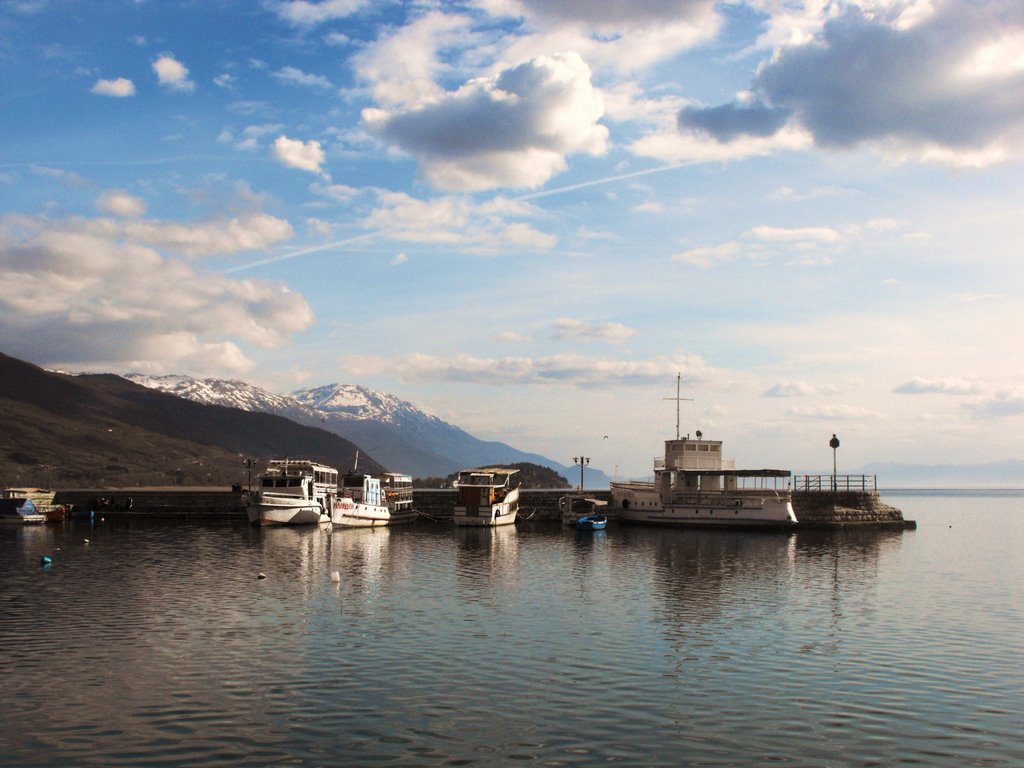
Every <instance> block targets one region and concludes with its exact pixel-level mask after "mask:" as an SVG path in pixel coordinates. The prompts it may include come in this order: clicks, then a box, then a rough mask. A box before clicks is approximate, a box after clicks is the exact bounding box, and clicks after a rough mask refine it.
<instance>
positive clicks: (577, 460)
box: [572, 456, 590, 493]
mask: <svg viewBox="0 0 1024 768" xmlns="http://www.w3.org/2000/svg"><path fill="white" fill-rule="evenodd" d="M572 463H573V464H576V465H578V466H579V468H580V493H583V468H584V467H585V466H587V465H588V464H590V457H589V456H573V457H572Z"/></svg>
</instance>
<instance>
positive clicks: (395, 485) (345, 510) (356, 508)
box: [331, 472, 416, 528]
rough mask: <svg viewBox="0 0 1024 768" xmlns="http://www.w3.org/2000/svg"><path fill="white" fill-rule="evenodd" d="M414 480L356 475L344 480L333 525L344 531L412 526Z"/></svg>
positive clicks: (389, 474)
mask: <svg viewBox="0 0 1024 768" xmlns="http://www.w3.org/2000/svg"><path fill="white" fill-rule="evenodd" d="M415 519H416V510H414V509H413V507H412V477H410V476H409V475H403V474H400V473H398V472H385V473H384V474H382V475H380V476H379V477H377V476H374V475H363V474H358V473H356V472H352V473H351V474H348V475H345V476H343V477H342V478H341V485H340V488H339V489H338V498H337V499H336V500H335V502H334V507H333V509H332V510H331V522H332V523H334V525H335V526H337V527H340V528H375V527H378V526H383V525H399V524H401V523H411V522H412V521H413V520H415Z"/></svg>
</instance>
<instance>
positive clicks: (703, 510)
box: [611, 395, 796, 528]
mask: <svg viewBox="0 0 1024 768" xmlns="http://www.w3.org/2000/svg"><path fill="white" fill-rule="evenodd" d="M675 399H676V401H677V403H678V401H679V399H680V398H679V397H678V395H677V397H676V398H675ZM678 430H679V421H678V416H677V419H676V439H675V440H666V441H665V456H664V458H662V459H655V461H654V481H653V482H643V481H631V482H613V483H611V496H612V503H611V509H612V510H613V511H614V513H615V516H616V517H617V518H618V519H619V520H620V521H622V522H626V523H648V524H651V525H690V526H713V527H728V528H735V527H752V528H753V527H777V528H787V527H790V526H792V525H794V524H795V523H796V515H795V514H794V513H793V503H792V489H791V485H790V472H789V470H787V469H736V468H735V461H734V460H733V459H725V458H722V442H721V441H720V440H705V439H704V438H703V435H702V434H701V433H700V432H697V433H696V438H691V437H690V436H689V435H687V436H686V437H682V438H681V437H680V436H679V431H678Z"/></svg>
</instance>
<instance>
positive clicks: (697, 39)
mask: <svg viewBox="0 0 1024 768" xmlns="http://www.w3.org/2000/svg"><path fill="white" fill-rule="evenodd" d="M481 5H483V6H484V7H486V8H487V9H488V10H489V11H490V12H491V13H492V14H494V15H496V16H500V15H506V16H509V17H512V18H517V19H522V20H524V22H525V24H524V26H525V28H526V30H528V33H527V34H521V35H519V36H516V37H515V38H512V39H511V41H510V42H509V45H508V47H507V50H505V51H503V52H502V53H503V55H504V57H505V59H506V60H513V61H516V60H518V61H522V60H523V59H527V58H532V57H533V56H535V55H537V54H538V53H546V52H548V51H565V50H572V51H576V52H578V53H579V54H580V55H581V56H583V58H584V59H586V60H587V61H588V62H590V63H591V64H592V65H593V66H595V67H596V68H598V69H599V70H601V71H606V72H609V73H632V72H637V71H640V70H643V69H646V68H648V67H650V66H651V65H653V64H655V63H657V62H659V61H664V60H666V59H668V58H670V57H671V56H674V55H676V54H677V53H679V52H680V51H684V50H687V49H689V48H692V47H693V46H695V45H697V44H699V43H701V42H704V41H707V40H710V39H712V38H713V37H714V36H715V35H716V34H717V33H718V31H719V30H720V29H721V25H722V17H721V16H720V15H719V14H718V13H717V12H716V9H715V6H716V2H715V0H645V1H644V2H636V1H635V0H559V2H550V0H481Z"/></svg>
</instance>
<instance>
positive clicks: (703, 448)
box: [697, 443, 709, 451]
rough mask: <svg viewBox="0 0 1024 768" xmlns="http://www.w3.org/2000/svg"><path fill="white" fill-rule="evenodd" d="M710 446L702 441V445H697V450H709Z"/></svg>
mask: <svg viewBox="0 0 1024 768" xmlns="http://www.w3.org/2000/svg"><path fill="white" fill-rule="evenodd" d="M708 447H709V446H708V445H707V444H706V443H701V444H700V445H698V446H697V450H698V451H707V450H708Z"/></svg>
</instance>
